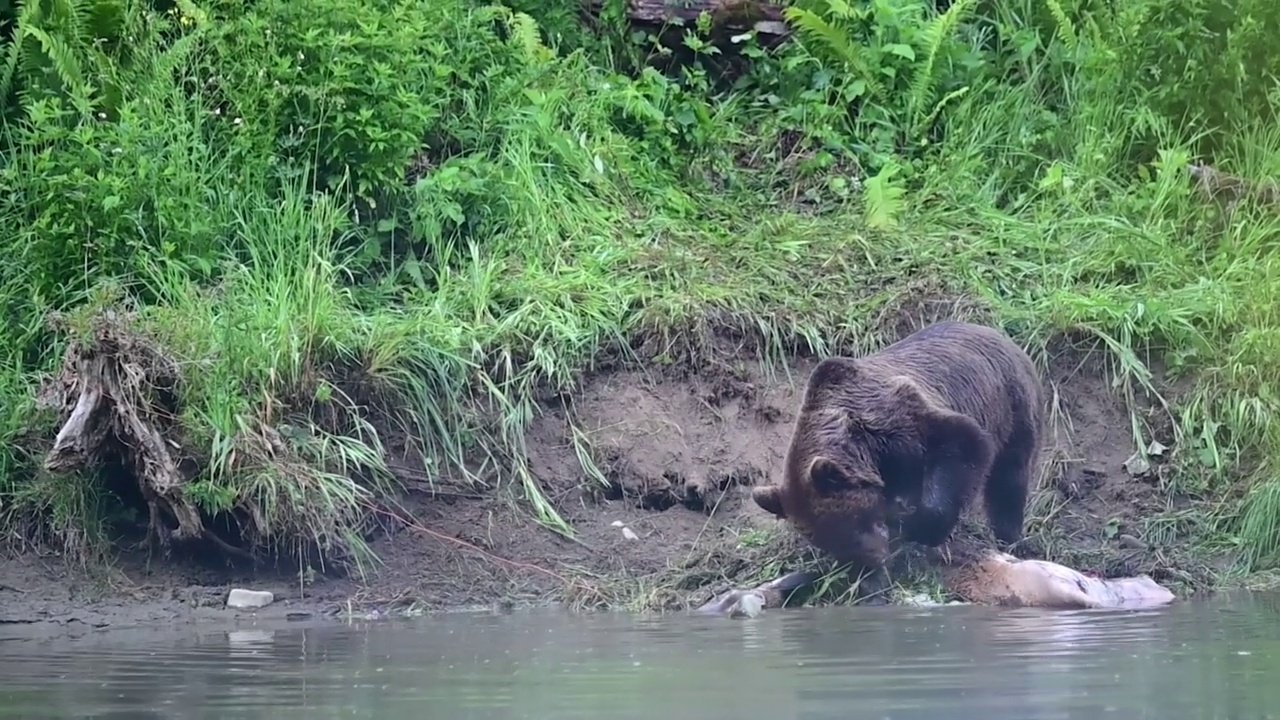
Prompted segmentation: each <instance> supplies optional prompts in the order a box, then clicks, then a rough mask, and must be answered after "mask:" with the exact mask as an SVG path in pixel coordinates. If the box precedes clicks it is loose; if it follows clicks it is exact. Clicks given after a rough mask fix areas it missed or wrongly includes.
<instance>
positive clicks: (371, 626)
mask: <svg viewBox="0 0 1280 720" xmlns="http://www.w3.org/2000/svg"><path fill="white" fill-rule="evenodd" d="M1278 651H1280V599H1277V598H1275V597H1256V596H1255V597H1252V598H1248V597H1246V598H1243V599H1236V600H1233V601H1231V602H1225V601H1221V600H1219V601H1213V602H1210V603H1180V604H1177V605H1174V606H1172V607H1169V608H1164V609H1160V610H1154V611H1137V612H1113V611H1107V612H1103V611H1093V612H1048V611H1033V610H1000V609H994V608H981V607H954V606H953V607H939V608H928V609H908V608H831V609H822V610H786V611H771V612H767V613H765V614H764V615H762V616H761V617H758V618H755V619H753V620H745V621H744V620H728V619H719V618H713V619H707V618H693V617H687V616H683V615H676V616H667V617H647V618H646V617H637V616H630V615H621V614H599V615H588V616H573V615H568V614H561V613H558V612H554V611H540V612H536V613H515V614H510V615H498V616H490V615H472V614H465V615H461V614H460V615H449V616H438V617H428V618H421V619H418V620H414V621H412V622H410V621H382V622H374V623H358V624H338V623H331V624H313V625H307V626H302V625H299V624H285V625H280V626H274V627H251V626H246V627H241V628H240V629H237V630H231V631H227V630H219V631H208V630H205V631H200V630H195V629H192V628H185V629H184V628H176V629H166V628H137V629H128V630H106V631H101V632H96V633H92V634H88V635H85V636H82V637H79V638H59V639H42V640H37V639H15V638H11V639H7V640H6V639H4V637H3V635H0V717H13V718H19V717H21V718H135V719H138V720H142V719H144V718H205V717H208V718H215V717H217V718H273V719H282V718H303V717H306V718H329V717H334V718H337V717H344V718H388V719H399V718H404V719H406V720H408V719H410V718H412V720H421V719H422V718H440V719H441V720H444V719H446V718H447V719H449V720H461V719H462V718H547V719H548V720H560V719H570V718H584V719H585V718H590V719H592V720H597V719H599V718H619V719H636V720H640V719H644V720H668V719H672V720H680V719H683V718H697V719H698V720H720V719H721V718H724V719H726V720H727V719H732V720H752V719H754V718H767V719H768V720H783V719H785V718H797V719H799V718H803V719H805V720H819V719H823V720H825V719H828V718H829V719H830V720H837V719H839V720H847V719H848V718H868V719H871V720H923V719H925V718H929V719H935V718H936V719H938V720H943V719H946V720H969V719H972V720H1042V719H1043V720H1049V719H1053V720H1058V719H1060V718H1062V719H1065V718H1081V719H1083V720H1097V718H1100V717H1117V718H1126V720H1137V719H1139V718H1159V719H1160V720H1173V719H1175V718H1176V719H1178V720H1182V719H1190V718H1224V719H1226V718H1231V719H1232V720H1246V719H1247V720H1252V719H1254V718H1271V717H1280V654H1278Z"/></svg>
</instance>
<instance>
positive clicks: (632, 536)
mask: <svg viewBox="0 0 1280 720" xmlns="http://www.w3.org/2000/svg"><path fill="white" fill-rule="evenodd" d="M622 537H624V538H626V539H628V540H639V539H640V536H639V535H637V534H636V532H635V531H634V530H632V529H631V528H629V527H624V528H622Z"/></svg>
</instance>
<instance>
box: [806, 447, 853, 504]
mask: <svg viewBox="0 0 1280 720" xmlns="http://www.w3.org/2000/svg"><path fill="white" fill-rule="evenodd" d="M809 483H810V484H812V485H813V489H814V490H816V491H817V492H818V494H819V495H831V494H834V493H837V492H840V491H842V490H848V489H850V488H852V487H853V482H852V481H851V480H850V479H849V475H848V473H846V472H845V471H844V470H843V469H842V468H841V467H840V466H839V465H837V464H836V462H835V461H834V460H832V459H831V458H828V457H823V456H821V455H819V456H818V457H815V458H814V459H813V460H812V461H811V462H810V463H809Z"/></svg>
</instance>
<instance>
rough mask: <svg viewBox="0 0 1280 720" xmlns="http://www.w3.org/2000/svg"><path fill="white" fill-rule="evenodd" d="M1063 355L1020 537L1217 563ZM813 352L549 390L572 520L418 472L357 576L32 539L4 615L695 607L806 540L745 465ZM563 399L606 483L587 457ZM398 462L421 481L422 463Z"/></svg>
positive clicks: (1086, 374)
mask: <svg viewBox="0 0 1280 720" xmlns="http://www.w3.org/2000/svg"><path fill="white" fill-rule="evenodd" d="M1065 357H1066V358H1067V359H1059V360H1057V361H1055V362H1054V363H1053V364H1052V366H1051V368H1050V374H1049V377H1048V378H1047V379H1048V380H1050V382H1051V392H1050V395H1051V396H1052V397H1053V403H1054V407H1053V408H1052V409H1051V413H1050V414H1051V416H1052V418H1053V422H1054V432H1053V433H1051V441H1050V443H1051V445H1050V447H1048V448H1047V449H1046V452H1045V453H1044V454H1043V456H1042V473H1041V478H1040V489H1039V491H1038V492H1037V493H1036V494H1035V497H1034V499H1033V502H1032V507H1031V508H1030V509H1029V513H1028V516H1029V517H1028V527H1027V534H1028V539H1027V541H1026V542H1025V543H1024V544H1025V546H1026V547H1025V548H1023V549H1022V550H1021V551H1020V553H1019V554H1022V555H1024V556H1027V557H1047V558H1048V559H1052V560H1057V561H1059V562H1064V563H1066V564H1068V565H1071V566H1073V567H1075V568H1077V569H1079V570H1081V571H1083V572H1086V573H1094V574H1098V575H1101V576H1107V577H1112V576H1118V575H1129V574H1135V573H1139V572H1145V573H1150V574H1151V575H1152V576H1153V577H1154V578H1155V579H1156V580H1157V581H1160V582H1162V583H1165V584H1169V585H1173V586H1186V585H1195V584H1197V583H1199V582H1201V581H1203V580H1204V578H1205V577H1206V573H1207V571H1206V570H1201V569H1197V568H1196V567H1194V566H1193V564H1192V563H1190V561H1189V560H1187V558H1188V557H1189V556H1188V555H1187V554H1185V553H1182V552H1180V551H1179V549H1178V548H1176V547H1172V546H1171V545H1169V544H1165V545H1161V544H1160V543H1159V542H1158V541H1157V540H1158V539H1160V538H1163V539H1164V540H1165V541H1166V543H1170V542H1178V540H1177V539H1176V538H1175V539H1170V536H1168V535H1167V534H1159V535H1157V534H1155V533H1150V532H1148V529H1147V528H1148V527H1150V522H1151V521H1152V520H1155V519H1158V516H1161V515H1162V514H1164V513H1168V512H1169V510H1170V503H1169V500H1168V498H1167V497H1166V493H1165V492H1164V491H1162V490H1161V487H1160V485H1161V480H1160V479H1159V478H1160V476H1161V474H1162V473H1161V472H1160V468H1157V469H1156V471H1155V472H1153V473H1151V475H1150V476H1147V477H1139V478H1135V477H1133V476H1131V475H1130V473H1129V472H1128V471H1126V469H1125V465H1124V464H1125V461H1126V459H1128V458H1129V457H1130V456H1131V455H1132V454H1133V452H1134V450H1135V442H1134V439H1133V434H1132V429H1131V428H1132V424H1131V417H1130V413H1129V411H1128V410H1127V409H1126V408H1125V407H1124V405H1123V403H1122V402H1121V401H1120V400H1119V399H1117V398H1116V396H1115V395H1114V393H1113V391H1112V390H1111V389H1110V387H1109V382H1108V381H1107V380H1106V379H1105V378H1104V377H1103V375H1102V373H1100V372H1099V371H1098V368H1097V367H1094V366H1092V365H1090V364H1088V363H1083V364H1082V363H1081V362H1080V360H1079V358H1078V357H1076V356H1074V355H1070V354H1067V355H1066V356H1065ZM812 365H813V360H811V359H795V360H794V362H792V363H791V364H790V365H789V366H788V367H786V368H783V369H780V370H778V371H777V372H776V374H773V375H770V374H766V373H765V372H764V371H763V370H762V369H761V368H760V366H759V364H758V363H755V362H751V361H747V360H743V359H740V358H739V359H733V358H731V357H730V359H728V360H725V361H722V362H715V363H711V365H710V366H707V367H703V368H702V369H701V371H699V372H697V373H690V372H677V371H674V370H670V369H666V370H658V369H648V370H626V371H612V372H606V373H601V374H598V375H595V376H592V377H589V378H587V379H586V380H585V381H584V383H583V386H582V389H581V390H580V391H579V392H578V393H577V394H576V395H575V397H574V398H573V399H572V402H571V405H565V404H563V402H561V403H552V404H548V405H545V406H544V408H543V409H544V414H543V415H542V416H541V417H540V418H538V419H537V420H536V421H535V422H534V423H533V425H532V427H531V428H530V429H529V431H528V433H527V446H528V458H529V461H530V466H531V469H532V470H533V472H534V473H535V474H536V477H537V479H538V481H539V482H540V483H541V485H542V487H543V489H544V491H545V493H546V494H547V496H548V497H549V499H550V500H551V502H552V503H553V504H554V505H555V507H556V508H557V509H558V510H559V512H560V513H561V514H562V515H563V516H564V518H565V519H566V520H568V521H569V522H570V523H571V524H572V525H573V527H574V528H576V529H577V531H578V534H579V535H578V538H577V539H575V540H570V539H566V538H564V537H561V536H559V535H557V534H555V533H553V532H551V531H549V530H547V529H545V528H543V527H541V526H539V525H538V524H536V523H535V522H534V521H533V519H532V517H531V514H530V512H529V509H528V507H527V506H526V505H523V504H520V503H517V502H514V501H513V500H512V499H511V497H512V496H511V494H510V493H500V492H485V493H479V494H477V493H476V492H475V491H467V490H457V491H452V492H449V491H441V492H440V493H439V494H435V495H429V494H427V493H424V492H415V493H413V494H411V495H410V496H409V497H408V498H406V500H405V510H404V512H403V513H401V514H400V522H396V523H392V524H393V525H394V526H396V527H394V528H393V529H392V530H390V531H388V532H385V533H382V534H380V535H379V536H377V537H376V538H374V539H373V542H372V548H373V550H374V551H375V552H376V553H377V555H378V556H379V557H380V559H381V560H382V562H383V565H382V566H381V567H379V568H377V569H376V571H375V574H373V575H370V576H368V577H367V578H366V579H365V581H363V582H361V581H357V580H356V579H354V578H351V577H341V576H338V575H337V574H334V573H326V572H324V571H323V570H321V569H318V568H317V569H316V570H320V571H319V572H317V573H315V575H314V576H312V577H307V578H306V581H305V582H303V581H302V580H300V578H299V575H298V574H297V573H296V570H294V569H292V568H283V567H281V568H266V567H260V568H258V569H257V570H256V571H253V570H231V569H228V568H227V567H226V566H225V564H224V563H221V562H208V561H205V562H201V561H197V560H192V559H186V560H183V561H181V562H179V561H176V560H169V561H160V560H158V559H154V560H153V561H152V565H151V566H150V567H148V565H147V563H146V559H145V558H142V557H135V556H124V557H122V558H121V562H120V568H121V571H122V573H121V575H120V576H117V577H115V578H114V580H113V581H112V583H111V584H110V586H109V587H107V588H105V589H104V588H103V586H102V583H101V582H97V581H91V580H86V579H84V578H83V577H81V574H79V573H76V572H73V571H72V570H70V569H68V568H66V567H64V566H63V564H62V563H61V562H60V560H59V559H57V558H41V557H38V556H37V555H35V554H31V553H28V554H24V555H20V556H17V557H13V558H10V559H8V560H5V561H3V564H0V623H3V622H11V623H13V622H17V623H28V622H55V623H63V624H66V623H74V622H78V623H81V624H83V625H85V626H91V627H92V626H100V625H106V624H119V623H127V622H155V621H164V622H171V621H175V620H176V621H187V620H197V619H212V618H218V617H226V616H227V615H229V614H231V613H230V611H227V610H223V609H222V608H221V605H222V602H223V600H224V598H225V594H226V591H227V590H228V589H229V588H230V587H233V586H249V587H254V588H261V589H269V590H272V591H274V592H275V593H276V594H277V597H278V598H281V601H280V602H277V603H276V604H274V605H273V606H272V607H271V608H269V611H268V612H269V614H274V615H282V614H287V613H312V614H319V613H326V612H334V611H341V610H343V609H347V608H350V609H353V610H369V609H378V610H380V611H388V610H392V609H404V608H408V607H419V608H423V609H434V608H457V607H463V606H472V605H488V606H492V605H494V604H497V605H509V604H524V603H537V602H546V601H563V602H570V603H574V604H577V605H580V606H604V605H609V606H623V607H631V608H664V609H665V608H681V607H687V606H689V605H690V604H695V603H698V602H701V601H703V600H705V599H707V598H708V597H710V596H711V595H712V594H713V593H716V592H720V591H723V590H725V589H727V588H729V587H730V586H734V585H744V584H747V583H751V582H753V581H755V580H757V579H760V578H762V577H764V576H766V575H770V574H772V573H777V572H781V571H784V570H786V569H788V567H792V566H794V565H796V564H797V563H800V562H805V561H810V560H812V558H813V555H812V551H810V550H809V549H808V548H805V547H803V546H801V545H800V544H799V543H798V542H797V541H796V540H795V539H794V538H793V537H792V536H791V535H790V534H789V532H788V531H787V530H786V528H785V526H782V525H781V524H779V523H777V522H776V521H774V520H773V519H772V518H771V517H769V516H767V515H766V514H765V513H764V512H763V511H761V510H760V509H759V508H758V507H756V505H755V504H754V503H753V502H751V500H750V497H749V488H750V486H751V485H753V484H757V483H764V482H770V481H776V480H777V474H778V472H779V471H780V468H781V464H782V458H783V454H784V453H785V451H786V447H787V443H788V439H789V435H790V431H791V423H792V421H793V419H794V412H795V409H796V406H797V405H798V402H799V399H800V393H801V392H802V389H803V386H804V382H805V379H806V378H807V376H808V373H809V371H810V369H811V367H812ZM570 413H571V414H572V416H573V418H574V420H575V423H576V426H577V427H578V428H579V429H580V430H581V431H582V433H583V435H584V436H585V437H586V438H587V439H588V441H589V445H590V448H591V450H590V456H591V457H592V458H593V460H594V462H595V464H596V465H597V466H598V467H599V469H600V470H601V471H602V473H603V475H604V476H605V477H606V478H608V480H609V481H610V482H611V485H612V487H611V488H606V487H604V486H602V485H601V484H600V483H599V482H598V480H597V479H594V478H592V477H589V476H588V474H587V473H586V472H584V470H583V467H582V464H581V462H580V460H579V456H578V453H577V452H576V450H575V446H574V443H573V441H572V438H573V433H572V431H571V428H570V424H569V420H568V418H569V415H570ZM1147 414H1148V415H1149V416H1150V418H1155V419H1154V421H1153V422H1151V425H1152V426H1153V427H1155V428H1157V430H1156V431H1155V435H1154V439H1157V440H1159V441H1160V442H1162V443H1164V444H1165V445H1170V446H1172V445H1173V439H1172V438H1171V437H1168V432H1162V431H1160V430H1159V428H1161V427H1164V428H1167V427H1169V425H1168V423H1167V422H1161V421H1160V420H1159V417H1158V415H1159V413H1154V412H1152V413H1147ZM1150 439H1152V436H1151V435H1150V434H1148V437H1147V440H1148V441H1149V440H1150ZM396 462H397V463H399V465H400V467H402V468H403V470H404V474H405V476H406V477H407V478H409V480H408V482H409V483H410V484H413V482H414V480H413V478H414V477H416V476H417V473H415V472H414V467H413V465H414V464H413V463H412V462H411V461H409V460H404V459H400V460H397V461H396ZM419 467H420V466H419ZM409 514H411V515H412V517H409ZM624 528H626V529H627V530H629V531H630V532H624ZM986 533H987V530H986V528H985V524H984V523H983V521H982V518H981V511H980V510H979V509H977V508H976V507H975V509H974V510H973V511H971V513H970V516H969V519H968V524H967V526H966V529H965V530H964V531H962V536H963V537H962V541H965V542H982V541H983V540H981V538H985V537H986Z"/></svg>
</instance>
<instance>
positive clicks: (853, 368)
mask: <svg viewBox="0 0 1280 720" xmlns="http://www.w3.org/2000/svg"><path fill="white" fill-rule="evenodd" d="M857 379H858V361H857V360H855V359H853V358H848V357H829V358H827V359H825V360H823V361H822V362H820V363H818V367H816V368H814V369H813V372H812V373H810V375H809V388H810V389H813V388H824V387H827V386H830V385H845V384H848V383H851V382H854V381H855V380H857Z"/></svg>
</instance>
